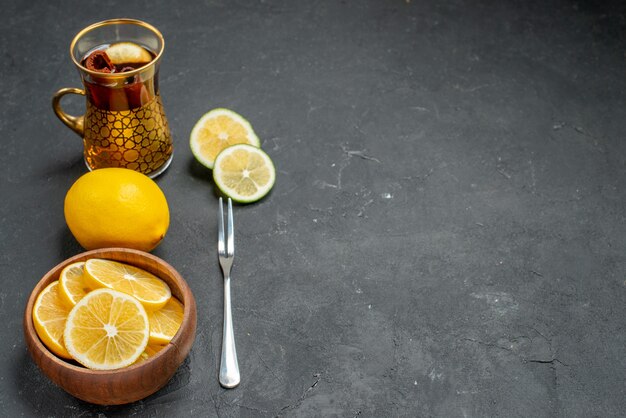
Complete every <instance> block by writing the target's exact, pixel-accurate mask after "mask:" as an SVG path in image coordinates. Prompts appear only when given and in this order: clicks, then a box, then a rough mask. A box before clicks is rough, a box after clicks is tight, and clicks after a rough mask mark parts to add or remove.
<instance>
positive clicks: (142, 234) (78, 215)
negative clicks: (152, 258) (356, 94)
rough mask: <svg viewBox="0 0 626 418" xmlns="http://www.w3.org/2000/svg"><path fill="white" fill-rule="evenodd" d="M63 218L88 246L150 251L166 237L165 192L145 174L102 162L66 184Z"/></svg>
mask: <svg viewBox="0 0 626 418" xmlns="http://www.w3.org/2000/svg"><path fill="white" fill-rule="evenodd" d="M65 221H66V222H67V226H68V227H69V229H70V231H72V234H73V235H74V237H75V238H76V240H77V241H78V242H79V243H80V245H82V246H83V247H84V248H86V249H88V250H91V249H95V248H104V247H127V248H135V249H138V250H143V251H151V250H152V249H154V248H155V247H156V246H157V245H158V244H159V243H160V242H161V240H162V239H163V237H165V233H166V232H167V228H168V226H169V222H170V213H169V208H168V205H167V200H166V199H165V195H164V194H163V192H162V191H161V189H159V186H157V184H156V183H155V182H154V181H153V180H151V179H150V178H149V177H148V176H146V175H144V174H141V173H138V172H136V171H133V170H129V169H125V168H101V169H98V170H94V171H91V172H89V173H87V174H85V175H83V176H81V177H80V178H79V179H78V180H76V182H75V183H74V184H73V185H72V187H71V188H70V189H69V191H68V192H67V195H66V196H65Z"/></svg>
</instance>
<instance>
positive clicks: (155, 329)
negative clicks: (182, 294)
mask: <svg viewBox="0 0 626 418" xmlns="http://www.w3.org/2000/svg"><path fill="white" fill-rule="evenodd" d="M148 319H149V320H150V344H167V343H169V342H170V341H171V340H172V338H174V335H176V333H177V332H178V329H179V328H180V324H182V322H183V305H182V303H180V302H179V301H178V299H176V298H175V297H172V298H170V300H169V301H167V303H166V304H165V306H164V307H162V308H161V309H159V310H158V311H154V312H150V313H148Z"/></svg>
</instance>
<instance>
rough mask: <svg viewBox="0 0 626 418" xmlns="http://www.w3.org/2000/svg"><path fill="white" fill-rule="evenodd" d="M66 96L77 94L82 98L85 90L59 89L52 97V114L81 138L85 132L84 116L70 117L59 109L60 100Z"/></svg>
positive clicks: (73, 88)
mask: <svg viewBox="0 0 626 418" xmlns="http://www.w3.org/2000/svg"><path fill="white" fill-rule="evenodd" d="M66 94H79V95H81V96H84V95H85V90H82V89H78V88H75V87H66V88H63V89H60V90H59V91H57V92H56V93H54V96H52V109H53V110H54V113H55V114H56V115H57V117H58V118H59V119H61V122H63V123H64V124H65V125H67V127H68V128H70V129H71V130H73V131H74V132H76V133H77V134H78V135H80V137H81V138H82V137H83V133H84V130H85V129H84V127H85V116H72V115H69V114H67V113H65V112H64V111H63V109H62V108H61V98H62V97H63V96H65V95H66Z"/></svg>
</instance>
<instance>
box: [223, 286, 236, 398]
mask: <svg viewBox="0 0 626 418" xmlns="http://www.w3.org/2000/svg"><path fill="white" fill-rule="evenodd" d="M239 381H240V376H239V364H238V363H237V349H236V348H235V333H234V332H233V315H232V312H231V308H230V275H229V276H226V277H224V331H223V333H222V359H221V361H220V385H222V386H223V387H225V388H234V387H236V386H237V385H238V384H239Z"/></svg>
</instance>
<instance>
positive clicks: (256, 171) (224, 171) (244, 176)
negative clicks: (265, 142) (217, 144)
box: [213, 144, 276, 203]
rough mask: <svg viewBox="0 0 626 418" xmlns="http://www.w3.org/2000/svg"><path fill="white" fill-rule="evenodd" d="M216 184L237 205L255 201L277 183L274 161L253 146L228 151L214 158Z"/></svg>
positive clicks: (244, 145) (234, 146) (243, 146)
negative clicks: (237, 203)
mask: <svg viewBox="0 0 626 418" xmlns="http://www.w3.org/2000/svg"><path fill="white" fill-rule="evenodd" d="M213 180H214V181H215V185H216V186H217V187H218V188H219V189H220V190H221V191H222V193H224V194H225V195H226V196H228V197H230V198H232V199H233V200H234V201H236V202H241V203H251V202H256V201H257V200H259V199H261V198H262V197H263V196H265V195H266V194H268V193H269V191H270V190H271V189H272V187H273V186H274V181H275V180H276V169H275V168H274V163H273V162H272V159H271V158H270V157H269V155H267V154H266V153H265V152H264V151H263V150H261V149H260V148H257V147H253V146H252V145H247V144H236V145H231V146H230V147H228V148H225V149H224V150H223V151H222V152H220V153H219V155H218V156H217V158H216V159H215V166H214V167H213Z"/></svg>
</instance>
